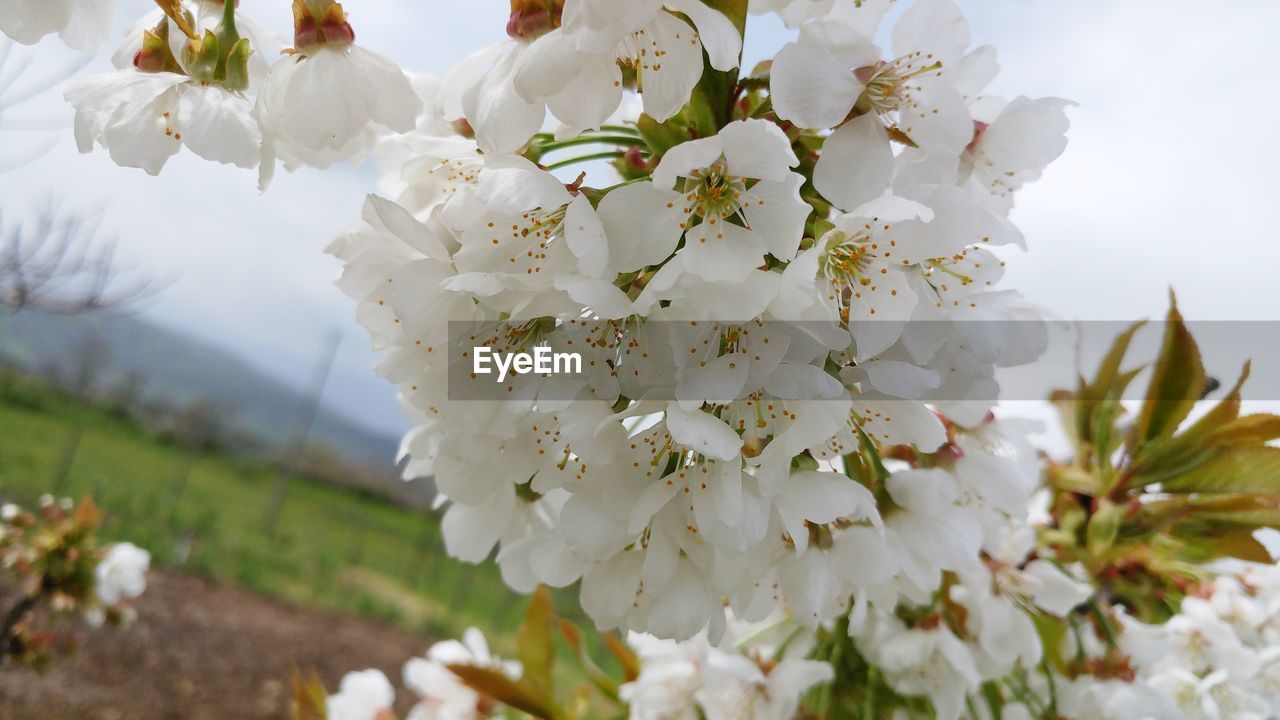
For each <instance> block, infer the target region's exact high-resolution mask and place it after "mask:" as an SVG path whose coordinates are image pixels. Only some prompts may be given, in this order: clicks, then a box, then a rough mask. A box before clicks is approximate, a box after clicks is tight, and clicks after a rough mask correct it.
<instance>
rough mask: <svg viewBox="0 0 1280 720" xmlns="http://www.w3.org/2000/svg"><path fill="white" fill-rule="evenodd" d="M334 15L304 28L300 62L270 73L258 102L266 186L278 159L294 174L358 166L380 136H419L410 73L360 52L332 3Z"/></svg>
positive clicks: (308, 20) (290, 60)
mask: <svg viewBox="0 0 1280 720" xmlns="http://www.w3.org/2000/svg"><path fill="white" fill-rule="evenodd" d="M320 4H326V3H320ZM327 8H328V9H327V11H326V13H325V14H324V15H323V17H322V18H321V19H316V18H315V17H313V16H310V15H308V16H305V17H303V18H302V20H300V21H299V24H298V26H297V27H296V28H295V38H296V42H295V45H296V54H295V55H293V56H292V57H287V58H285V59H283V60H281V61H280V62H278V63H276V64H275V65H274V66H273V67H272V68H271V74H270V75H269V76H268V78H267V83H266V86H265V87H264V88H263V89H262V92H261V93H259V95H258V101H257V107H256V109H255V112H256V113H257V117H258V120H259V122H260V124H261V125H262V131H263V139H264V145H263V167H262V184H263V185H264V186H265V185H266V184H269V183H270V180H271V176H272V173H273V172H274V168H275V160H276V158H277V157H278V158H279V159H280V160H282V161H283V162H284V165H285V168H286V169H287V170H290V171H292V170H294V169H296V168H298V167H300V166H303V165H308V166H311V167H318V168H324V167H329V166H330V165H334V164H336V163H340V162H346V161H358V160H360V159H362V158H363V157H364V156H365V155H366V154H367V153H368V152H369V150H371V149H372V148H373V145H374V142H375V141H376V140H377V138H378V136H379V134H380V133H383V132H385V131H388V130H390V131H393V132H402V133H403V132H408V131H410V130H412V129H413V128H414V126H415V124H416V122H417V119H418V114H419V112H421V110H422V98H420V97H419V96H418V93H417V92H415V91H414V88H413V84H412V83H411V82H410V81H409V78H408V77H407V76H406V75H405V74H404V71H403V70H401V69H400V67H399V66H397V65H396V64H395V63H394V62H392V61H390V60H388V59H387V58H385V57H383V56H381V55H378V54H377V53H374V52H371V51H369V50H366V49H364V48H362V47H360V46H358V45H355V44H354V39H355V33H354V31H353V30H352V29H351V26H350V25H348V24H347V23H346V20H345V15H343V13H342V6H341V5H338V4H336V3H332V2H331V1H330V2H328V3H327ZM339 17H341V18H342V19H341V20H339V19H338V18H339ZM317 28H318V29H317Z"/></svg>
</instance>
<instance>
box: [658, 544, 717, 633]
mask: <svg viewBox="0 0 1280 720" xmlns="http://www.w3.org/2000/svg"><path fill="white" fill-rule="evenodd" d="M718 604H719V603H718V601H717V600H716V599H715V598H714V597H713V596H712V594H711V588H709V587H708V586H707V579H706V576H705V575H704V574H703V573H702V572H701V571H699V570H698V568H697V567H695V566H694V565H693V563H691V562H689V561H688V560H681V561H680V563H679V565H678V567H677V569H676V573H675V575H674V576H673V577H672V578H671V582H670V583H668V584H667V587H666V588H663V589H661V590H660V591H657V597H656V598H655V599H654V602H653V609H652V611H651V612H650V613H649V627H648V630H649V632H651V633H653V634H654V635H657V636H658V637H663V638H671V639H673V640H688V639H689V638H691V637H693V636H694V635H696V634H697V633H698V631H700V630H702V629H703V628H705V627H706V626H707V621H708V620H710V619H711V615H712V613H714V612H716V605H718ZM720 612H721V613H723V610H720Z"/></svg>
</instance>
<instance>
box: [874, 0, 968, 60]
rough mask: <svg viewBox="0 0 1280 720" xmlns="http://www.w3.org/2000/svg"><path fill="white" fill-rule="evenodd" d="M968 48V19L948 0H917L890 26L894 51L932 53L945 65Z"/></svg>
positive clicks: (957, 57)
mask: <svg viewBox="0 0 1280 720" xmlns="http://www.w3.org/2000/svg"><path fill="white" fill-rule="evenodd" d="M968 47H969V22H968V21H967V20H965V18H964V13H963V12H962V11H961V10H960V8H959V6H957V5H956V4H955V3H954V2H952V1H951V0H919V1H918V2H916V3H915V4H914V5H912V6H911V7H910V8H909V9H908V10H907V11H906V12H905V13H903V15H902V18H901V19H899V20H898V24H897V25H895V26H894V28H893V54H894V55H896V56H898V57H902V56H903V55H908V54H910V53H912V52H916V51H921V52H925V53H932V54H933V55H934V56H935V57H937V58H938V59H940V60H941V61H942V62H943V64H944V65H946V64H949V63H952V62H955V61H957V60H959V59H960V57H961V56H962V55H964V51H965V50H966V49H968Z"/></svg>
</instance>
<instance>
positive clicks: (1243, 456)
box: [1164, 446, 1280, 493]
mask: <svg viewBox="0 0 1280 720" xmlns="http://www.w3.org/2000/svg"><path fill="white" fill-rule="evenodd" d="M1164 490H1165V491H1166V492H1183V493H1192V492H1195V493H1277V492H1280V448H1273V447H1267V446H1261V447H1253V446H1246V447H1234V448H1226V449H1223V450H1220V451H1219V453H1218V454H1217V455H1216V456H1215V457H1214V458H1213V459H1211V460H1209V461H1208V462H1204V463H1201V464H1199V465H1198V466H1196V467H1194V468H1192V469H1191V470H1189V471H1188V472H1185V473H1183V474H1181V475H1177V476H1174V477H1171V478H1169V479H1168V480H1165V481H1164Z"/></svg>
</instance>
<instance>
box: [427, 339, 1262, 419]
mask: <svg viewBox="0 0 1280 720" xmlns="http://www.w3.org/2000/svg"><path fill="white" fill-rule="evenodd" d="M1131 326H1132V323H1129V322H1111V321H1089V322H1053V321H1048V322H1046V321H1021V320H1018V321H945V322H944V321H913V322H907V323H889V322H881V323H859V324H856V325H855V326H854V327H853V328H852V329H850V328H848V327H845V326H843V325H839V324H835V323H830V322H779V321H756V322H748V323H742V322H717V321H705V320H704V321H668V320H664V321H652V320H650V321H643V322H641V321H637V320H629V321H600V320H568V321H556V320H549V319H543V320H536V321H531V322H521V323H516V322H450V323H449V347H448V355H447V363H448V367H447V373H448V398H449V399H450V400H452V401H472V400H474V401H534V400H536V401H540V402H548V401H570V400H575V399H584V398H594V399H598V400H604V401H608V402H610V403H614V402H617V401H618V400H620V399H623V398H626V399H631V400H664V401H671V400H679V401H682V402H704V403H710V404H713V405H714V404H726V403H729V402H733V401H736V400H742V399H745V398H749V397H752V396H765V397H770V398H777V399H781V400H824V399H840V398H845V397H848V395H849V393H850V392H852V393H853V394H870V395H875V396H878V397H888V398H901V399H909V400H920V401H923V402H930V403H935V402H939V403H940V402H957V401H984V402H994V401H997V400H1005V401H1022V400H1046V399H1048V398H1049V396H1050V395H1051V394H1052V393H1053V392H1054V391H1055V390H1059V389H1072V388H1074V387H1075V386H1076V384H1077V382H1078V378H1079V377H1080V376H1081V375H1084V376H1085V377H1092V375H1093V374H1094V372H1095V371H1096V368H1097V366H1098V364H1099V362H1100V361H1101V359H1102V358H1103V356H1104V355H1105V354H1106V352H1107V351H1108V349H1109V348H1110V347H1111V345H1112V343H1113V342H1114V341H1115V339H1116V337H1117V336H1119V335H1121V334H1122V333H1124V332H1125V331H1126V330H1128V329H1129V328H1130V327H1131ZM1186 328H1187V330H1188V331H1189V332H1190V333H1191V335H1192V336H1193V337H1194V339H1195V341H1196V343H1197V344H1198V346H1199V352H1200V354H1201V356H1202V362H1203V364H1204V366H1205V369H1206V375H1207V378H1209V382H1208V383H1207V384H1208V387H1206V393H1209V391H1211V390H1212V389H1213V386H1214V385H1216V384H1221V385H1227V386H1230V385H1232V384H1234V382H1235V381H1236V379H1237V377H1238V376H1239V374H1240V372H1241V369H1242V368H1243V366H1244V364H1245V363H1246V361H1250V360H1251V361H1252V375H1251V378H1250V381H1249V382H1248V383H1247V384H1246V385H1245V386H1244V389H1243V399H1245V400H1258V401H1280V322H1257V321H1193V322H1187V323H1186ZM1165 330H1166V324H1165V323H1163V322H1151V323H1148V324H1146V325H1145V326H1143V327H1142V328H1141V329H1140V330H1139V331H1138V332H1137V333H1136V334H1135V335H1134V337H1133V340H1132V343H1131V345H1130V349H1129V352H1128V354H1127V356H1126V361H1125V362H1124V364H1123V368H1124V369H1136V368H1141V367H1144V366H1150V365H1151V364H1152V363H1154V361H1155V359H1156V357H1157V356H1158V354H1159V350H1160V346H1161V341H1162V337H1163V335H1164V333H1165ZM860 347H861V348H872V349H873V352H867V353H860V352H859V348H860ZM436 357H437V359H438V360H444V359H445V358H441V357H440V356H438V355H437V356H436ZM1148 374H1149V372H1144V373H1142V374H1140V375H1139V376H1138V377H1137V378H1136V379H1135V381H1134V382H1133V383H1131V384H1130V386H1129V387H1128V389H1127V390H1126V392H1125V395H1124V396H1123V397H1124V399H1135V400H1136V399H1142V398H1143V397H1145V396H1146V393H1147V387H1146V386H1147V382H1146V379H1145V378H1146V377H1147V375H1148ZM1159 399H1167V400H1174V399H1177V398H1172V397H1171V398H1159Z"/></svg>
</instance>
